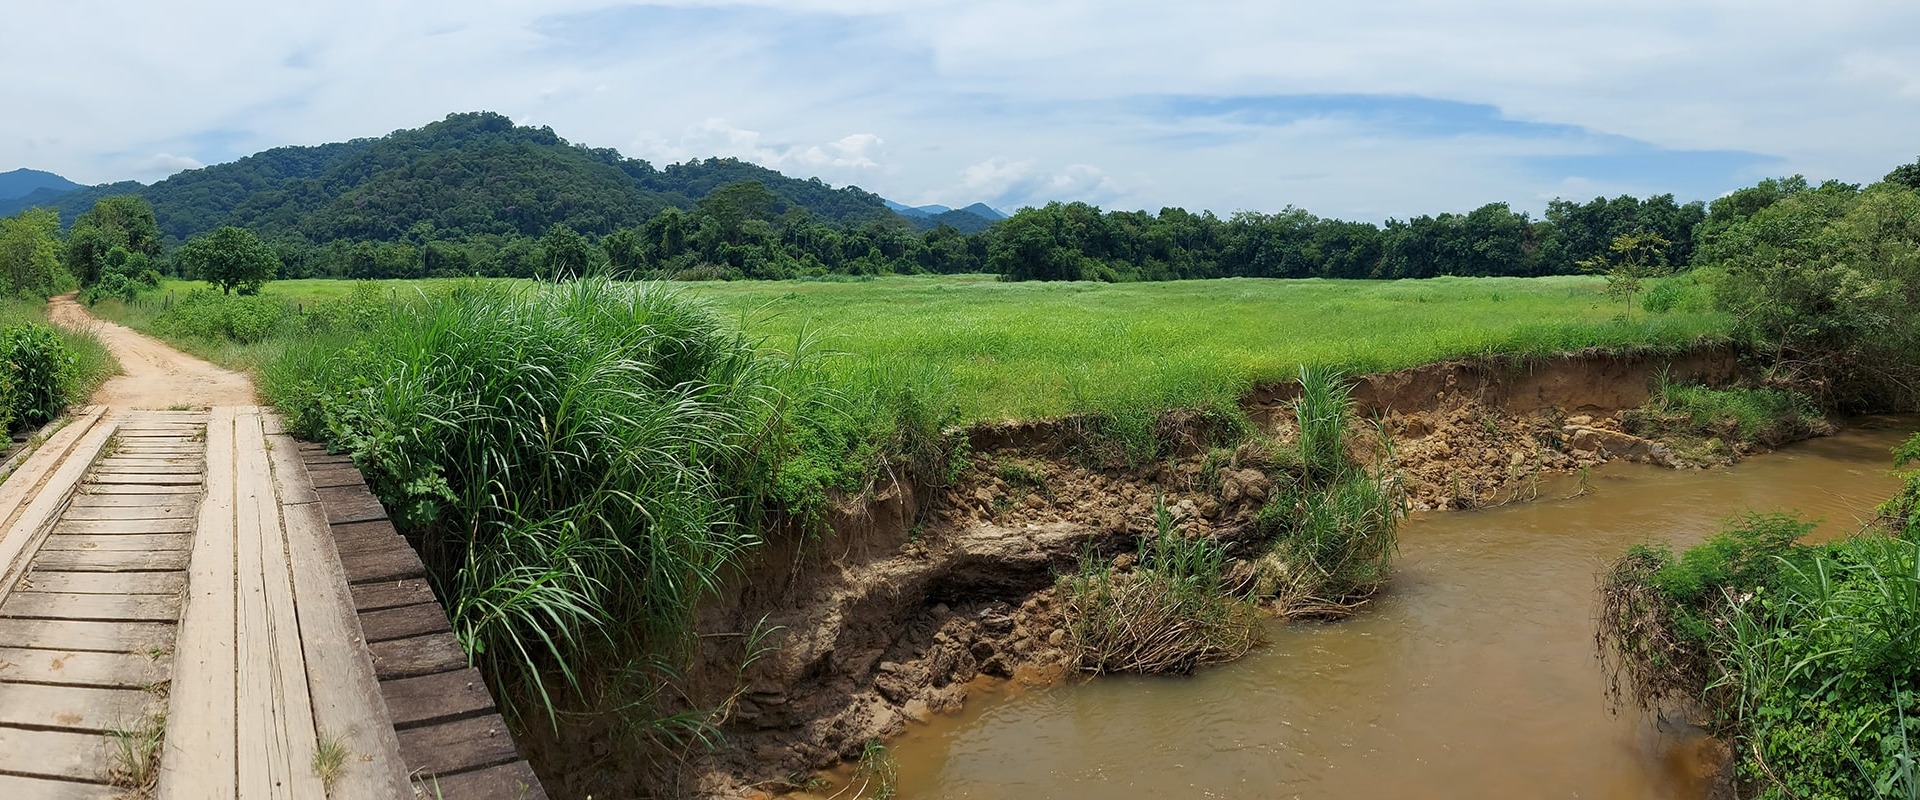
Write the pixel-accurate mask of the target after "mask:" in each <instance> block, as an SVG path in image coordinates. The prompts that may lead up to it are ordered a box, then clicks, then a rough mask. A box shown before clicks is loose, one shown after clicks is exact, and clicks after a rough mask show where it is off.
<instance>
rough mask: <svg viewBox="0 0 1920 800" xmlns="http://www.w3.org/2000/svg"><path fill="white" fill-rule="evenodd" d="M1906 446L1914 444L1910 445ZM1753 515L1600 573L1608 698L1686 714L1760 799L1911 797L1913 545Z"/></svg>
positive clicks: (1917, 699)
mask: <svg viewBox="0 0 1920 800" xmlns="http://www.w3.org/2000/svg"><path fill="white" fill-rule="evenodd" d="M1915 441H1916V442H1920V439H1916V440H1915ZM1811 529H1812V525H1810V524H1807V523H1802V522H1800V521H1799V520H1796V519H1794V518H1792V517H1789V516H1785V515H1777V514H1776V515H1753V516H1750V517H1747V518H1745V519H1742V520H1738V521H1736V522H1735V523H1733V524H1732V525H1731V526H1730V527H1729V528H1728V529H1727V530H1726V531H1724V532H1722V533H1721V534H1719V535H1718V536H1716V537H1714V538H1713V539H1711V540H1709V541H1708V542H1707V543H1705V544H1703V545H1700V546H1698V547H1695V548H1692V549H1689V550H1687V551H1686V552H1684V553H1681V554H1679V555H1677V556H1676V555H1674V554H1673V553H1672V552H1670V551H1668V550H1665V549H1660V548H1654V547H1647V546H1642V547H1637V548H1635V549H1634V550H1632V551H1630V552H1629V553H1628V554H1627V555H1626V556H1625V557H1624V558H1622V559H1621V560H1620V561H1619V562H1618V563H1616V564H1615V565H1614V566H1613V568H1612V569H1611V570H1610V571H1609V572H1608V573H1607V575H1606V578H1605V580H1604V583H1603V586H1602V595H1601V597H1602V613H1601V626H1600V629H1599V634H1598V637H1597V641H1598V643H1599V644H1600V646H1601V648H1602V653H1603V654H1604V655H1606V656H1608V657H1609V659H1610V666H1611V667H1612V674H1613V676H1614V686H1615V692H1616V696H1617V697H1620V698H1621V699H1626V700H1631V701H1632V702H1635V703H1637V704H1638V705H1640V706H1641V707H1643V708H1657V707H1660V706H1662V705H1663V704H1670V703H1672V702H1675V701H1679V702H1682V703H1684V704H1686V705H1694V704H1696V703H1697V704H1698V707H1700V708H1701V709H1702V711H1703V712H1704V713H1703V714H1702V716H1703V717H1704V721H1705V722H1706V724H1707V725H1708V727H1709V728H1710V729H1711V730H1714V731H1715V732H1716V733H1718V734H1720V735H1722V736H1726V737H1728V738H1729V739H1731V740H1732V741H1733V743H1734V747H1733V748H1732V749H1733V758H1734V762H1735V765H1736V769H1737V775H1736V778H1737V780H1738V781H1739V783H1740V785H1741V786H1742V787H1743V793H1744V794H1746V795H1751V796H1757V797H1764V798H1866V797H1887V798H1893V797H1899V798H1909V797H1913V796H1915V794H1916V792H1920V694H1916V689H1920V542H1916V541H1915V540H1914V539H1912V538H1910V537H1908V536H1898V537H1896V536H1890V535H1886V533H1884V532H1869V533H1865V534H1861V535H1858V536H1854V537H1851V538H1846V539H1842V540H1840V541H1837V542H1832V543H1828V544H1822V545H1802V544H1797V543H1796V542H1797V540H1798V539H1799V537H1801V536H1802V535H1804V534H1805V533H1806V532H1807V531H1809V530H1811Z"/></svg>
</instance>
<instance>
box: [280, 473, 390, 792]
mask: <svg viewBox="0 0 1920 800" xmlns="http://www.w3.org/2000/svg"><path fill="white" fill-rule="evenodd" d="M282 474H284V473H282ZM282 513H283V515H284V516H285V518H286V532H287V556H288V559H289V565H290V566H291V567H292V569H293V575H294V594H295V601H296V602H297V604H298V605H299V607H300V631H301V637H300V639H301V646H302V647H303V648H304V649H305V653H306V666H307V679H308V681H309V683H310V686H311V690H312V693H313V721H314V726H315V728H316V729H318V730H321V731H324V732H325V733H326V735H328V736H334V737H338V738H339V740H340V742H341V744H343V745H344V746H346V748H347V751H348V752H349V753H351V754H352V757H350V758H349V759H347V765H346V769H345V770H343V771H342V773H341V774H340V775H339V776H338V777H336V778H335V779H334V783H333V786H332V787H331V789H332V794H333V796H335V797H406V796H408V795H409V794H410V792H409V790H408V783H407V764H406V762H405V760H403V759H402V758H401V757H400V740H399V737H398V736H397V735H396V734H395V733H394V730H393V723H392V722H391V721H389V719H388V716H387V710H386V706H385V703H384V702H383V701H382V699H381V697H380V688H379V682H378V679H377V678H376V677H375V675H374V671H373V662H372V660H371V659H370V658H369V657H368V655H367V651H366V648H365V646H364V644H363V640H362V638H361V635H360V627H359V623H358V621H357V620H356V619H355V615H354V612H353V611H352V609H350V608H348V607H347V600H348V597H347V595H346V590H345V587H346V575H345V573H344V572H343V571H342V569H341V567H340V562H339V559H338V556H337V555H336V554H335V552H334V549H333V545H332V542H331V541H330V535H329V533H328V531H327V524H326V519H325V517H324V516H323V514H322V511H321V509H320V507H319V506H318V505H317V504H314V503H300V504H287V505H284V506H283V507H282Z"/></svg>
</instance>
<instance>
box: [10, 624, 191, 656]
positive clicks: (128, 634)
mask: <svg viewBox="0 0 1920 800" xmlns="http://www.w3.org/2000/svg"><path fill="white" fill-rule="evenodd" d="M0 642H5V643H7V645H8V646H10V647H24V648H31V649H34V650H91V651H95V652H104V653H146V652H150V651H157V650H164V649H166V648H167V647H170V646H172V645H173V626H172V625H167V624H164V623H158V622H87V621H74V620H46V619H0Z"/></svg>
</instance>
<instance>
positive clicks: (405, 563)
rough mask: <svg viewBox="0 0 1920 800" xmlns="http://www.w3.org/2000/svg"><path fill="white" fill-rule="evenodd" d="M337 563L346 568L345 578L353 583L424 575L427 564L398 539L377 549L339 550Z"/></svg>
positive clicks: (394, 579)
mask: <svg viewBox="0 0 1920 800" xmlns="http://www.w3.org/2000/svg"><path fill="white" fill-rule="evenodd" d="M340 565H341V566H343V567H345V568H346V570H347V580H349V581H351V582H353V583H362V582H369V581H396V580H401V579H404V578H420V577H425V576H426V574H427V568H426V566H425V565H423V564H421V563H420V556H418V555H416V554H415V553H414V552H413V548H412V547H409V546H407V543H406V542H405V541H400V540H396V541H395V542H394V543H393V544H392V545H390V546H388V547H383V548H380V549H378V550H361V551H355V552H347V551H342V552H341V553H340Z"/></svg>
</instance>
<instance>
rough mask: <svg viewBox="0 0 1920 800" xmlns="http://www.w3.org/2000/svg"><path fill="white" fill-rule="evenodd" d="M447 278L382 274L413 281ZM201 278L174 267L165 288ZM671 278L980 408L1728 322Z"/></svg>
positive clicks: (1542, 350) (337, 293)
mask: <svg viewBox="0 0 1920 800" xmlns="http://www.w3.org/2000/svg"><path fill="white" fill-rule="evenodd" d="M1671 280H1673V281H1676V282H1677V283H1676V285H1677V286H1679V287H1680V289H1679V290H1683V291H1685V292H1688V293H1690V294H1689V296H1690V297H1691V294H1703V293H1704V292H1705V288H1704V287H1703V286H1700V285H1698V284H1697V283H1695V282H1692V281H1691V280H1690V279H1688V278H1687V277H1685V276H1682V277H1680V278H1675V279H1671ZM452 283H453V281H447V280H428V281H391V282H386V283H385V284H383V285H385V286H390V287H391V288H392V289H394V290H395V291H396V292H398V293H401V294H408V293H415V292H418V291H420V290H429V291H431V290H434V289H436V288H437V287H441V286H445V285H451V284H452ZM200 286H204V284H200V283H197V282H184V281H167V282H165V283H163V284H162V286H161V290H160V294H161V295H162V296H164V295H165V293H167V292H169V291H173V292H176V293H179V292H182V291H184V290H187V289H190V288H193V287H200ZM669 286H670V287H671V288H672V289H673V290H674V291H676V292H678V293H682V294H686V295H689V296H693V297H698V298H703V299H705V300H707V301H709V302H710V303H712V304H713V305H714V306H715V307H716V309H718V310H719V311H720V312H721V313H722V314H723V315H724V316H725V317H727V318H729V319H731V320H735V321H737V323H738V324H739V325H740V326H741V327H742V328H743V329H744V331H745V332H746V333H747V334H748V335H749V336H751V337H754V338H756V339H758V340H760V341H761V346H762V347H763V348H766V349H778V350H789V349H792V347H793V343H794V342H795V341H796V340H797V339H800V338H808V339H812V340H813V341H814V342H815V343H816V344H817V345H818V346H819V347H821V348H824V349H826V350H830V351H837V352H841V353H845V354H846V357H844V358H839V359H836V360H835V363H834V364H833V366H832V369H833V371H835V372H837V373H838V378H839V381H840V382H841V383H842V384H844V385H849V386H856V387H872V386H886V385H902V384H906V383H912V384H917V385H923V386H929V387H933V388H935V389H937V391H938V392H939V394H940V395H941V396H943V397H945V398H949V399H951V401H952V403H953V404H954V405H955V406H956V407H957V411H958V417H959V419H961V420H962V421H967V422H975V421H992V420H1005V419H1035V418H1047V417H1055V416H1060V415H1064V414H1069V413H1075V412H1083V411H1109V412H1111V411H1130V410H1138V409H1163V408H1171V407H1192V408H1223V407H1227V406H1230V405H1231V404H1232V403H1233V402H1234V401H1236V400H1238V399H1239V398H1241V397H1242V396H1244V395H1245V394H1246V392H1247V391H1248V390H1249V389H1250V388H1252V387H1253V386H1255V385H1258V384H1264V383H1269V382H1279V381H1286V380H1291V379H1293V378H1294V377H1295V376H1296V373H1297V371H1298V369H1299V368H1300V367H1301V366H1302V365H1316V366H1325V367H1333V368H1337V369H1339V370H1341V371H1342V372H1345V373H1346V374H1349V375H1359V374H1366V373H1370V372H1378V371H1384V370H1393V369H1400V368H1405V367H1411V366H1417V365H1420V364H1425V363H1430V362H1433V361H1437V360H1443V359H1447V358H1456V357H1464V356H1475V355H1482V354H1488V353H1511V354H1520V355H1545V354H1552V353H1559V352H1566V351H1572V350H1579V349H1582V348H1587V347H1610V348H1627V347H1645V346H1651V347H1681V346H1686V345H1688V344H1691V343H1694V342H1696V341H1698V340H1700V339H1701V338H1702V337H1710V338H1714V337H1721V336H1723V335H1724V334H1725V332H1726V331H1727V330H1728V328H1729V325H1730V322H1729V321H1728V320H1727V319H1726V318H1725V317H1724V316H1723V315H1720V314H1717V313H1714V312H1711V311H1703V310H1699V309H1702V308H1705V307H1706V304H1705V303H1704V302H1676V303H1675V304H1674V305H1675V309H1674V310H1671V311H1668V312H1666V313H1659V314H1653V313H1637V314H1635V315H1634V316H1633V319H1632V320H1631V321H1627V320H1622V319H1619V314H1620V306H1619V304H1618V303H1615V302H1612V301H1611V300H1609V299H1608V298H1607V297H1606V295H1605V293H1604V292H1605V281H1604V280H1602V279H1600V278H1595V277H1588V276H1568V277H1551V278H1436V279H1431V280H1418V281H1341V280H1321V279H1310V280H1265V279H1224V280H1206V281H1178V282H1171V283H1141V284H1101V283H1000V282H998V281H996V280H995V279H994V277H993V276H990V275H962V276H927V277H893V278H880V279H876V280H871V281H778V282H767V281H741V282H732V283H692V284H669ZM352 287H353V282H352V281H333V280H300V281H279V282H275V283H271V284H268V285H267V287H266V290H265V292H264V293H263V294H264V296H266V297H279V298H284V299H286V300H289V301H291V302H294V303H297V304H310V303H314V302H318V301H324V300H328V299H336V298H340V297H344V296H345V295H347V294H348V293H349V292H351V291H352ZM1696 299H1698V298H1696ZM135 324H136V326H137V322H136V323H135ZM229 363H232V362H229ZM241 365H242V366H244V365H245V364H241Z"/></svg>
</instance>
